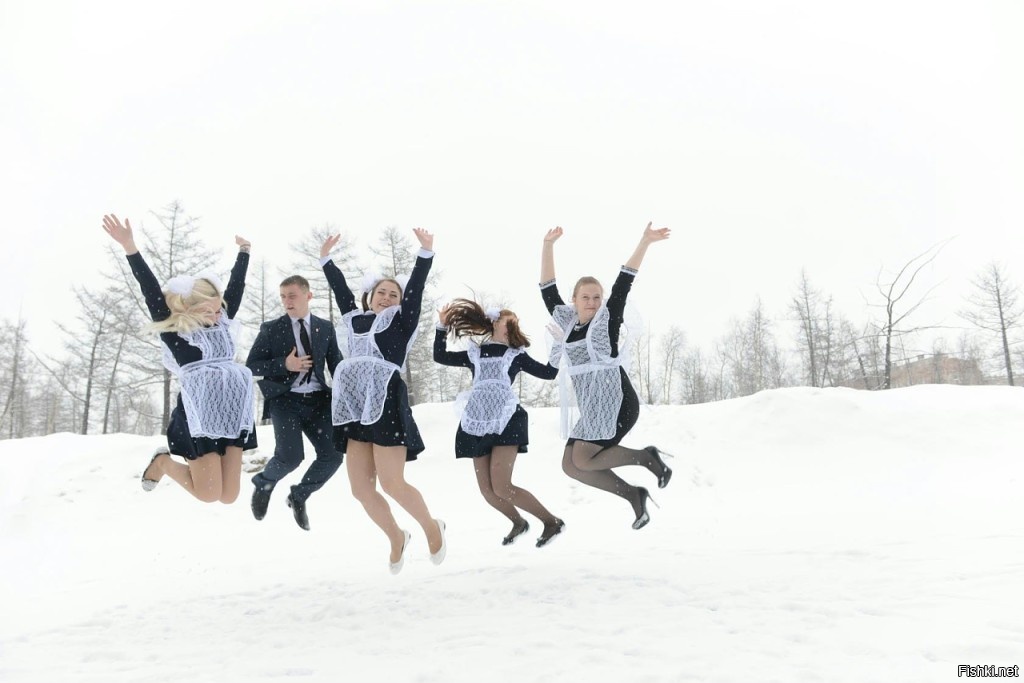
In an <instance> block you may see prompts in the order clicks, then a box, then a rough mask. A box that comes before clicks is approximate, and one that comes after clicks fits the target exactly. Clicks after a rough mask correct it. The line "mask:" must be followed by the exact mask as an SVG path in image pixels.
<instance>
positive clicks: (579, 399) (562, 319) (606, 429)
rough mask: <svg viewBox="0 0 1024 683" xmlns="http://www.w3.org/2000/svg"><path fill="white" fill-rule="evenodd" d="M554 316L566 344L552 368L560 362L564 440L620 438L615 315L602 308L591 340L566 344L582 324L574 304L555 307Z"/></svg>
mask: <svg viewBox="0 0 1024 683" xmlns="http://www.w3.org/2000/svg"><path fill="white" fill-rule="evenodd" d="M551 317H552V318H554V320H555V324H557V325H558V327H559V328H560V329H561V330H562V339H561V342H560V343H558V344H556V345H555V347H554V348H553V349H552V360H551V361H550V362H551V364H552V365H554V364H555V363H556V362H558V363H560V364H561V367H562V369H563V372H560V373H559V382H558V385H559V393H560V395H561V407H562V411H561V412H562V415H561V417H562V419H561V429H562V436H563V437H571V438H574V439H581V440H583V441H602V440H604V439H610V438H612V437H613V436H615V423H616V420H617V418H618V416H619V409H620V408H621V407H622V379H621V377H620V374H619V366H620V365H621V360H620V359H619V358H617V357H616V358H613V357H612V355H611V353H612V342H611V337H610V336H609V334H608V322H609V319H610V317H611V316H610V313H609V312H608V307H607V306H602V307H601V308H600V309H598V311H597V314H596V315H595V316H594V318H593V320H591V321H590V327H589V328H588V329H587V336H586V337H584V338H583V339H580V340H579V341H574V342H571V343H569V342H566V341H565V340H566V339H567V338H568V337H569V334H570V333H571V332H572V330H573V326H574V325H575V324H576V323H578V322H579V318H578V317H577V315H576V310H575V309H574V308H573V307H572V306H565V305H563V306H556V307H555V310H554V312H552V314H551Z"/></svg>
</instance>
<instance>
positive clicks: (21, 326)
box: [0, 316, 29, 439]
mask: <svg viewBox="0 0 1024 683" xmlns="http://www.w3.org/2000/svg"><path fill="white" fill-rule="evenodd" d="M25 327H26V321H25V319H24V318H22V317H20V316H19V318H18V321H17V322H16V323H12V322H9V321H7V320H4V321H3V324H2V325H0V382H2V391H3V402H4V403H3V409H2V410H0V434H2V433H3V432H4V431H6V433H7V438H9V439H13V438H17V437H20V436H23V435H24V434H23V428H24V423H25V419H26V418H25V412H26V407H27V401H26V394H27V390H28V386H27V382H26V377H27V373H28V370H29V368H28V365H29V354H28V336H27V335H26V333H25Z"/></svg>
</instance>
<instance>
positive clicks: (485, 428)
mask: <svg viewBox="0 0 1024 683" xmlns="http://www.w3.org/2000/svg"><path fill="white" fill-rule="evenodd" d="M522 352H523V350H522V349H513V348H509V349H508V350H507V351H505V353H504V354H502V355H501V356H495V357H493V358H483V357H481V356H480V346H479V345H477V344H473V343H470V345H469V348H468V349H467V350H466V353H467V354H468V355H469V360H470V362H471V363H473V370H474V372H473V386H472V388H470V389H469V390H468V391H463V392H462V393H460V394H459V395H458V396H457V397H456V398H455V409H456V411H457V412H458V413H459V415H461V416H462V417H461V420H460V424H461V425H462V430H463V431H464V432H466V433H467V434H472V435H473V436H484V435H485V434H501V433H502V432H504V431H505V427H507V426H508V421H509V420H511V419H512V416H513V415H514V414H515V412H516V406H518V405H519V398H518V397H517V396H516V392H515V391H513V390H512V380H510V379H509V376H508V370H509V368H510V367H512V361H514V360H515V358H516V356H518V355H519V354H520V353H522Z"/></svg>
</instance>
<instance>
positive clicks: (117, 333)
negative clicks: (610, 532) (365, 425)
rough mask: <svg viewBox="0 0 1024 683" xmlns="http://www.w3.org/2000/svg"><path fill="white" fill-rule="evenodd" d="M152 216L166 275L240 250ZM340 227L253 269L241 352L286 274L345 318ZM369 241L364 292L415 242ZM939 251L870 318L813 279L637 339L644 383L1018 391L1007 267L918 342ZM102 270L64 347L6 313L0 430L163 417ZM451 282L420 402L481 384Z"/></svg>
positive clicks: (355, 273) (1016, 307)
mask: <svg viewBox="0 0 1024 683" xmlns="http://www.w3.org/2000/svg"><path fill="white" fill-rule="evenodd" d="M154 217H155V218H156V222H157V224H158V226H154V227H150V228H149V229H147V230H146V231H145V232H144V233H143V235H142V241H141V242H140V247H141V249H142V250H143V253H144V255H145V257H146V260H147V261H148V262H149V264H150V267H151V268H152V269H153V271H154V272H155V273H156V276H157V278H158V279H159V280H161V281H166V280H168V279H170V278H171V277H173V276H174V275H177V274H179V273H188V272H198V271H200V270H202V269H204V268H207V267H209V266H210V265H211V264H213V263H214V262H215V259H217V258H218V256H220V257H222V258H223V257H225V256H228V254H229V252H228V251H227V250H215V249H212V248H210V247H208V246H206V245H205V244H204V243H203V241H202V239H201V237H200V235H199V233H198V221H196V220H195V219H193V218H190V217H188V216H187V215H186V214H185V212H184V210H183V209H182V207H181V205H180V204H179V203H178V202H173V203H171V204H169V205H167V206H166V207H164V208H163V209H161V210H160V211H158V212H155V213H154ZM331 232H334V229H333V228H332V227H331V226H330V225H323V226H319V227H316V228H313V229H311V230H310V231H309V232H308V233H307V234H306V235H305V236H304V237H303V238H302V239H300V240H299V241H298V242H296V243H295V244H293V245H292V253H293V254H294V259H293V261H292V262H291V263H289V264H287V266H288V268H287V271H283V270H280V269H278V268H274V267H271V266H270V265H268V263H267V262H266V261H265V260H263V259H260V258H254V259H253V261H252V262H251V263H250V267H249V273H248V278H247V286H246V295H245V296H246V301H245V303H244V304H243V314H242V315H240V319H241V320H242V322H243V324H244V326H245V330H246V332H245V335H244V338H243V340H242V345H241V346H242V348H241V349H240V352H239V355H240V356H241V357H242V358H244V356H245V354H246V353H247V351H248V346H249V345H250V344H251V342H252V339H253V338H254V337H255V334H256V331H257V330H258V329H259V325H260V324H261V323H262V322H264V321H266V320H269V319H272V318H275V317H277V316H278V315H279V314H280V307H279V304H278V297H277V283H278V282H279V281H280V279H281V277H283V276H284V275H287V274H292V273H301V274H303V275H305V276H306V277H307V278H308V279H309V281H310V283H311V285H312V287H313V289H314V293H315V298H314V300H313V303H314V305H313V312H314V313H316V314H317V315H320V316H322V317H326V318H330V319H331V320H336V318H337V314H336V306H335V305H334V301H333V297H332V295H331V292H330V291H329V288H328V287H327V284H326V281H325V280H324V278H323V276H322V273H321V271H320V270H319V268H318V267H317V266H316V264H317V262H318V258H319V251H320V244H321V243H322V242H323V239H324V238H325V237H326V236H327V235H328V234H330V233H331ZM366 246H367V248H368V251H369V253H370V257H369V258H368V259H367V260H366V261H363V260H361V259H360V258H359V257H358V254H357V250H356V244H355V241H354V239H353V238H352V237H351V236H344V238H343V240H342V242H341V244H340V246H339V247H338V248H337V249H336V250H335V253H334V255H333V256H334V258H335V261H336V262H337V263H338V265H339V267H341V269H342V271H343V272H344V273H345V274H346V276H347V277H350V278H353V282H352V283H351V285H352V287H353V289H358V288H359V286H360V283H359V281H358V279H357V278H360V277H361V275H362V273H363V272H364V271H366V270H379V271H381V272H398V273H408V272H409V271H411V270H412V265H413V263H414V259H415V249H414V245H413V242H412V240H411V239H410V238H408V237H406V236H405V231H401V230H399V229H397V228H393V227H392V228H386V229H384V230H383V231H382V232H381V233H380V234H379V236H378V237H377V239H376V241H375V242H374V243H373V244H369V245H366ZM942 246H943V245H937V246H936V247H933V248H931V249H929V250H927V251H925V252H923V253H922V254H920V255H918V256H916V257H915V258H913V259H911V260H910V261H908V262H907V263H906V264H904V265H903V266H902V267H901V268H900V269H899V270H898V271H897V272H896V274H895V275H894V276H892V277H889V278H885V277H883V276H882V275H879V277H878V279H877V281H876V283H875V292H874V297H873V300H871V301H869V303H870V304H871V307H872V310H873V311H877V313H875V314H873V315H872V316H871V317H870V319H868V320H867V321H863V322H859V323H855V322H853V321H851V320H849V319H847V318H845V317H844V316H843V315H842V314H841V313H840V312H838V311H836V310H835V308H834V306H833V303H832V298H831V297H830V296H829V295H828V294H827V293H825V292H823V291H821V290H819V289H817V288H816V287H815V286H814V284H813V283H812V281H811V279H810V277H809V276H808V274H807V273H806V272H801V273H800V274H799V277H798V278H797V279H796V282H795V283H794V287H793V294H792V297H791V299H790V301H789V302H786V305H785V307H784V310H783V311H782V312H781V314H779V315H777V316H774V317H773V316H772V314H771V313H770V312H769V311H768V309H767V308H766V307H765V305H764V303H763V302H762V301H760V300H757V301H755V302H753V304H752V306H751V308H750V310H749V311H748V312H747V313H746V314H745V315H744V316H742V317H741V318H737V319H736V320H734V322H733V323H732V325H731V327H730V329H728V330H727V331H726V332H725V334H723V335H722V336H721V337H720V338H719V339H718V340H717V341H716V342H715V343H714V344H713V345H712V348H710V349H707V348H697V347H695V346H692V345H690V344H689V343H688V342H687V339H686V334H685V332H684V330H682V329H680V328H678V327H671V328H669V329H668V330H667V331H665V332H663V333H661V334H660V335H658V336H657V337H656V338H655V337H652V336H651V335H649V334H644V333H640V334H639V335H637V336H634V338H632V339H631V340H630V341H629V342H628V344H629V347H630V352H631V353H630V355H631V358H632V363H631V369H630V375H631V378H632V380H633V383H634V386H635V387H636V388H637V392H638V393H639V394H640V396H641V399H642V400H643V401H645V402H647V403H651V404H668V403H673V404H689V403H704V402H708V401H718V400H723V399H729V398H735V397H739V396H746V395H750V394H753V393H756V392H758V391H761V390H763V389H772V388H778V387H785V386H812V387H834V386H847V387H855V388H862V389H872V390H874V389H887V388H890V387H896V386H905V385H907V384H916V383H924V382H946V383H961V384H980V383H995V382H999V383H1007V384H1013V383H1014V377H1015V374H1014V367H1015V366H1017V367H1019V366H1020V365H1022V364H1024V344H1020V343H1019V342H1020V341H1021V335H1020V322H1021V315H1022V309H1021V306H1020V301H1019V289H1018V287H1017V286H1016V285H1015V284H1013V283H1012V282H1011V281H1010V278H1009V277H1008V274H1007V273H1006V271H1005V268H1004V267H1003V266H1001V265H999V264H997V263H992V264H990V265H989V266H988V267H986V268H985V269H984V270H983V271H982V272H981V273H979V274H978V275H977V276H976V278H975V280H974V282H973V283H972V284H973V287H972V294H971V296H970V297H969V298H968V299H967V300H965V301H964V307H963V310H962V311H961V312H960V317H961V318H963V320H964V321H966V322H967V323H970V326H969V327H967V328H965V329H962V330H960V331H959V336H958V337H957V338H956V339H955V340H954V341H953V342H952V343H949V342H947V341H945V340H944V339H943V338H941V337H938V336H936V335H935V334H931V335H927V336H928V337H929V338H931V339H932V340H933V341H932V342H931V347H930V348H929V349H928V350H927V352H923V351H921V350H915V349H913V348H912V347H914V345H915V344H919V343H920V342H919V341H918V340H919V339H921V338H923V335H922V334H921V333H922V331H923V330H929V329H930V328H929V326H928V325H926V324H924V323H923V322H922V321H918V320H916V319H915V316H914V314H915V312H916V311H917V309H918V307H919V306H920V305H921V303H923V302H924V301H925V300H926V299H927V297H928V294H929V290H925V289H923V287H922V286H921V285H920V283H919V282H918V280H919V278H920V276H921V274H922V270H923V269H924V268H925V267H926V266H927V265H929V264H931V263H932V262H933V261H934V260H935V259H936V257H937V256H938V255H939V254H940V252H941V250H942ZM231 258H233V252H231ZM103 272H104V275H105V278H106V279H105V282H104V284H103V285H101V286H98V287H96V288H94V289H89V288H76V289H75V290H74V293H75V297H76V299H77V310H78V315H77V316H76V317H75V319H74V320H70V321H66V322H64V323H62V324H61V325H60V326H59V330H60V334H61V335H62V338H63V339H62V341H63V345H62V352H61V353H58V354H48V355H41V354H39V353H36V352H35V351H34V350H33V348H32V344H31V340H30V339H29V338H28V336H27V335H26V329H25V328H26V325H25V321H24V320H13V321H12V320H3V321H0V438H5V439H6V438H19V437H25V436H38V435H45V434H50V433H54V432H76V433H80V434H87V433H104V434H106V433H115V432H129V433H139V434H155V433H159V432H160V431H161V430H162V428H163V426H164V425H165V424H166V422H167V418H168V415H169V413H170V410H171V408H172V405H171V402H172V401H173V400H174V398H175V396H176V392H177V388H176V387H175V386H174V378H173V376H172V375H171V374H170V373H168V372H167V371H166V370H165V369H164V368H163V366H162V365H161V363H160V358H161V350H160V347H159V344H158V342H157V339H156V338H155V337H154V336H153V335H152V333H150V332H147V331H145V329H144V327H145V324H146V322H148V315H147V311H146V309H145V305H144V302H143V301H142V299H141V296H140V294H139V289H138V286H137V285H136V283H135V281H134V278H132V275H131V272H130V271H129V269H128V267H127V263H126V261H125V259H124V255H123V254H122V253H120V251H119V250H116V249H114V248H111V249H110V251H109V255H108V260H107V262H106V263H105V264H104V265H103ZM439 275H440V272H439V271H432V273H431V277H430V279H429V281H428V286H427V291H426V296H425V297H424V304H423V315H422V316H421V323H420V325H421V329H420V334H419V337H418V339H417V341H416V344H415V345H414V347H413V349H412V351H411V352H410V354H409V358H408V362H407V367H406V381H407V383H408V385H409V391H410V397H411V399H412V401H413V403H421V402H426V401H450V400H452V399H454V397H455V395H456V394H457V393H458V392H459V391H461V390H463V389H465V388H467V387H468V383H469V373H468V372H465V371H464V370H462V369H460V368H454V369H453V368H446V367H443V366H439V365H437V364H435V363H434V362H433V360H432V357H431V354H432V350H431V348H432V341H433V336H434V335H433V328H434V322H435V317H434V316H433V311H434V310H435V309H436V307H437V306H438V305H439V304H440V303H441V302H440V301H439V299H438V294H437V291H436V286H435V283H436V280H437V278H438V276H439ZM478 294H480V293H478ZM931 331H932V332H934V330H931ZM541 357H543V354H541ZM517 390H518V391H519V394H520V398H521V399H522V400H523V401H524V403H526V404H528V405H554V404H555V403H556V402H557V397H558V393H557V387H556V385H555V383H554V382H541V381H537V380H534V379H533V378H531V377H529V376H525V375H523V374H520V379H519V380H518V382H517ZM257 393H258V392H257Z"/></svg>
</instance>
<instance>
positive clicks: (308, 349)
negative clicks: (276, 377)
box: [299, 318, 313, 384]
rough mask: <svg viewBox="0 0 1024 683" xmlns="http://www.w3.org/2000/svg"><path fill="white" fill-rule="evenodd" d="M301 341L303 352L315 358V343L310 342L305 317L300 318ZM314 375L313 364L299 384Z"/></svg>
mask: <svg viewBox="0 0 1024 683" xmlns="http://www.w3.org/2000/svg"><path fill="white" fill-rule="evenodd" d="M299 342H300V343H301V344H302V354H303V355H304V356H309V359H310V360H313V345H312V344H310V343H309V333H308V332H306V321H305V319H303V318H299ZM312 376H313V366H312V365H311V366H309V370H308V371H307V372H306V374H305V376H304V377H303V378H302V380H301V381H300V382H299V384H305V383H306V382H308V381H309V380H310V378H311V377H312Z"/></svg>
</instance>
